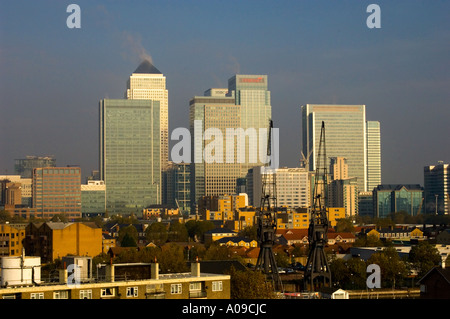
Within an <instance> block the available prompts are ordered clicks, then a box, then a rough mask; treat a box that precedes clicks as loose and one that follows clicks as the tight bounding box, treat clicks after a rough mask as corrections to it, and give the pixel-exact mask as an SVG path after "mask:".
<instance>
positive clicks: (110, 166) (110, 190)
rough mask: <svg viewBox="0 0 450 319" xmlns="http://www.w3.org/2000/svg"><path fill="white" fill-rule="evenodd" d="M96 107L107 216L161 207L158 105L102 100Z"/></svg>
mask: <svg viewBox="0 0 450 319" xmlns="http://www.w3.org/2000/svg"><path fill="white" fill-rule="evenodd" d="M99 107H100V179H101V180H103V181H105V185H106V209H107V211H108V212H110V213H126V212H128V213H130V212H133V213H138V214H140V213H142V209H143V208H145V207H147V206H148V205H152V204H160V203H161V190H162V187H161V156H160V150H161V140H160V109H159V102H158V101H152V100H125V99H104V100H101V101H100V103H99Z"/></svg>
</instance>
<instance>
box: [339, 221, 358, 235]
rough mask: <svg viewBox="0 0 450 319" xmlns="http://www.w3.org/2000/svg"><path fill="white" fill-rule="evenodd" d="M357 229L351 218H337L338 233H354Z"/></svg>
mask: <svg viewBox="0 0 450 319" xmlns="http://www.w3.org/2000/svg"><path fill="white" fill-rule="evenodd" d="M354 230H355V227H354V226H353V221H352V219H351V218H341V219H338V220H337V223H336V232H338V233H343V232H346V233H352V232H353V231H354Z"/></svg>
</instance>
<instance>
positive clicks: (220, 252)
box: [204, 242, 232, 260]
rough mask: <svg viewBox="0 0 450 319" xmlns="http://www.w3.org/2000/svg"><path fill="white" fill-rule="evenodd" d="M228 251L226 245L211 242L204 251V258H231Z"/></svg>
mask: <svg viewBox="0 0 450 319" xmlns="http://www.w3.org/2000/svg"><path fill="white" fill-rule="evenodd" d="M231 257H232V256H231V255H230V252H229V250H228V247H227V246H221V245H219V244H217V243H216V242H213V243H212V244H211V245H210V246H209V247H208V249H207V250H206V253H205V256H204V258H205V260H229V259H231Z"/></svg>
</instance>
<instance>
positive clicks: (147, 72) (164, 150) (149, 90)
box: [125, 60, 169, 170]
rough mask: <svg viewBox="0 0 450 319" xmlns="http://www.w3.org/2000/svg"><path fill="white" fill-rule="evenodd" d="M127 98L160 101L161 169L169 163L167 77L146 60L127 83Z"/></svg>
mask: <svg viewBox="0 0 450 319" xmlns="http://www.w3.org/2000/svg"><path fill="white" fill-rule="evenodd" d="M125 98H126V99H131V100H153V101H159V107H160V130H161V142H160V144H161V169H162V170H165V169H166V168H167V167H168V162H169V92H168V90H167V88H166V77H165V76H164V75H163V74H162V73H161V72H160V71H159V70H158V69H157V68H156V67H155V66H154V65H153V64H152V63H151V62H150V61H148V60H144V61H143V62H142V63H141V64H140V65H139V66H138V68H137V69H136V70H135V71H134V72H133V73H132V74H131V76H130V78H129V79H128V81H127V90H126V92H125Z"/></svg>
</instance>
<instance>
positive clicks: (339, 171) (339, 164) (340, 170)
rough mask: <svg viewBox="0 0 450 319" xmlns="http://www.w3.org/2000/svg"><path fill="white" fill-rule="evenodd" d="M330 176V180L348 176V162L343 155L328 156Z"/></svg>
mask: <svg viewBox="0 0 450 319" xmlns="http://www.w3.org/2000/svg"><path fill="white" fill-rule="evenodd" d="M330 178H331V179H332V180H335V179H347V178H348V164H347V159H346V158H345V157H331V158H330Z"/></svg>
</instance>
